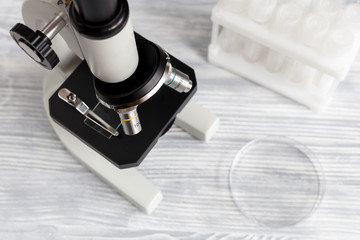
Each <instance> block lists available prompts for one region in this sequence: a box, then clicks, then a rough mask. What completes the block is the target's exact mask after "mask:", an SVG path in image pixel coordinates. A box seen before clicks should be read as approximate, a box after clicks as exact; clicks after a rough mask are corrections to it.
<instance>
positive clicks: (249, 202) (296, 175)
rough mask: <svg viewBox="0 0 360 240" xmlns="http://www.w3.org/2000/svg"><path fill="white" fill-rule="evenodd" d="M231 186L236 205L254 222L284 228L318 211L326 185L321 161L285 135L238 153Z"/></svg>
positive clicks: (255, 141) (271, 137)
mask: <svg viewBox="0 0 360 240" xmlns="http://www.w3.org/2000/svg"><path fill="white" fill-rule="evenodd" d="M229 187H230V191H231V195H232V198H233V200H234V202H235V204H236V206H237V207H238V208H239V210H240V211H241V213H242V214H243V215H244V216H245V217H246V218H247V219H248V220H249V221H250V222H251V223H254V224H257V225H259V226H266V227H271V228H281V227H289V226H293V225H295V224H297V223H299V222H301V221H303V220H304V219H306V218H308V217H309V216H310V215H311V214H312V213H313V212H314V211H315V209H316V208H317V207H318V205H319V204H320V202H321V200H322V197H323V195H324V191H325V182H324V177H323V175H322V170H321V166H320V163H319V161H318V159H317V158H316V156H315V155H314V154H313V153H312V152H311V151H310V149H308V148H307V147H306V146H305V145H303V144H301V143H299V142H297V141H295V140H293V139H291V138H288V137H285V136H267V137H263V138H259V139H255V140H253V141H251V142H249V143H248V144H246V145H245V146H243V147H242V149H241V150H240V151H239V152H238V154H237V155H236V157H235V159H234V161H233V163H232V166H231V169H230V174H229Z"/></svg>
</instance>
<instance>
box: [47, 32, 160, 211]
mask: <svg viewBox="0 0 360 240" xmlns="http://www.w3.org/2000/svg"><path fill="white" fill-rule="evenodd" d="M53 41H54V43H55V44H54V48H56V49H55V50H57V52H58V53H59V54H60V55H59V58H60V60H61V61H60V63H59V65H58V66H57V67H56V68H55V69H54V70H53V71H51V72H50V73H49V74H48V75H47V76H46V77H45V78H44V81H43V101H44V106H45V110H46V112H47V115H48V117H49V120H50V123H51V125H52V127H53V128H54V130H55V132H56V134H57V135H58V137H59V139H60V140H61V141H62V142H63V144H64V145H65V147H66V148H67V149H68V150H69V151H70V152H71V153H72V154H73V155H74V156H75V157H76V158H77V159H78V160H79V162H81V163H82V164H83V165H85V166H86V167H87V168H89V169H90V170H91V171H92V172H93V173H94V174H95V175H97V176H98V177H99V178H100V179H102V180H103V181H104V182H106V183H107V184H109V185H110V186H111V187H113V188H114V189H115V190H116V191H117V192H119V193H120V194H121V195H122V196H124V197H125V198H126V199H127V200H128V201H130V202H131V203H132V204H134V205H135V206H136V207H137V208H138V209H140V210H141V211H143V212H145V213H148V214H150V213H151V212H152V211H154V209H155V208H156V207H157V206H158V205H159V203H160V202H161V200H162V193H161V191H160V190H159V189H157V188H156V187H155V186H154V185H153V184H152V183H151V182H150V181H149V180H147V179H146V178H145V177H144V176H143V175H142V174H141V173H140V172H139V171H138V170H136V169H135V168H128V169H119V168H117V167H116V166H115V165H113V164H112V163H110V162H109V161H108V160H106V159H105V158H104V157H102V156H101V155H100V154H99V153H97V152H96V151H94V150H93V149H91V148H90V147H88V146H87V145H85V144H84V143H83V142H81V141H80V140H79V139H78V138H77V137H75V136H74V135H73V134H71V133H70V132H68V131H67V130H65V129H64V128H63V127H61V126H60V125H58V124H57V123H56V122H54V121H53V119H52V118H51V117H50V116H49V98H50V97H51V96H52V95H53V94H54V92H55V91H56V90H57V89H58V88H59V86H60V85H61V84H62V83H63V82H64V80H65V79H66V78H67V77H68V75H70V74H71V73H72V72H73V71H74V69H75V68H76V67H77V66H78V64H79V63H80V62H81V60H80V59H79V58H77V57H76V56H75V55H74V53H73V52H71V51H70V50H69V49H68V48H67V46H66V45H65V42H63V40H62V39H60V38H55V39H54V40H53Z"/></svg>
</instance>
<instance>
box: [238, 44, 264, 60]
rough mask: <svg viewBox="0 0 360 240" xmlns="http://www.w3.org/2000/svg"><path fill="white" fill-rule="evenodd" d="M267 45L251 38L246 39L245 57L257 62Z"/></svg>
mask: <svg viewBox="0 0 360 240" xmlns="http://www.w3.org/2000/svg"><path fill="white" fill-rule="evenodd" d="M264 51H265V47H264V46H263V45H261V44H259V43H257V42H254V41H253V40H251V39H245V40H244V48H243V57H244V59H245V60H246V61H248V62H257V61H259V60H260V58H261V57H262V55H263V53H264Z"/></svg>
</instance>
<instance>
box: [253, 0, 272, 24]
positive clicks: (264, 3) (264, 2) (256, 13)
mask: <svg viewBox="0 0 360 240" xmlns="http://www.w3.org/2000/svg"><path fill="white" fill-rule="evenodd" d="M276 3H277V0H251V2H250V8H249V16H250V17H251V19H252V20H254V21H255V22H258V23H265V22H267V21H269V20H270V18H271V16H272V13H273V11H274V9H275V7H276Z"/></svg>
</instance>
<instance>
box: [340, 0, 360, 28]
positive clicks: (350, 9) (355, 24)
mask: <svg viewBox="0 0 360 240" xmlns="http://www.w3.org/2000/svg"><path fill="white" fill-rule="evenodd" d="M340 22H341V24H342V25H345V26H346V27H348V28H350V29H352V30H354V31H356V32H358V33H360V3H353V4H350V5H349V6H347V7H346V9H345V11H344V13H343V15H342V17H341V20H340Z"/></svg>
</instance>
